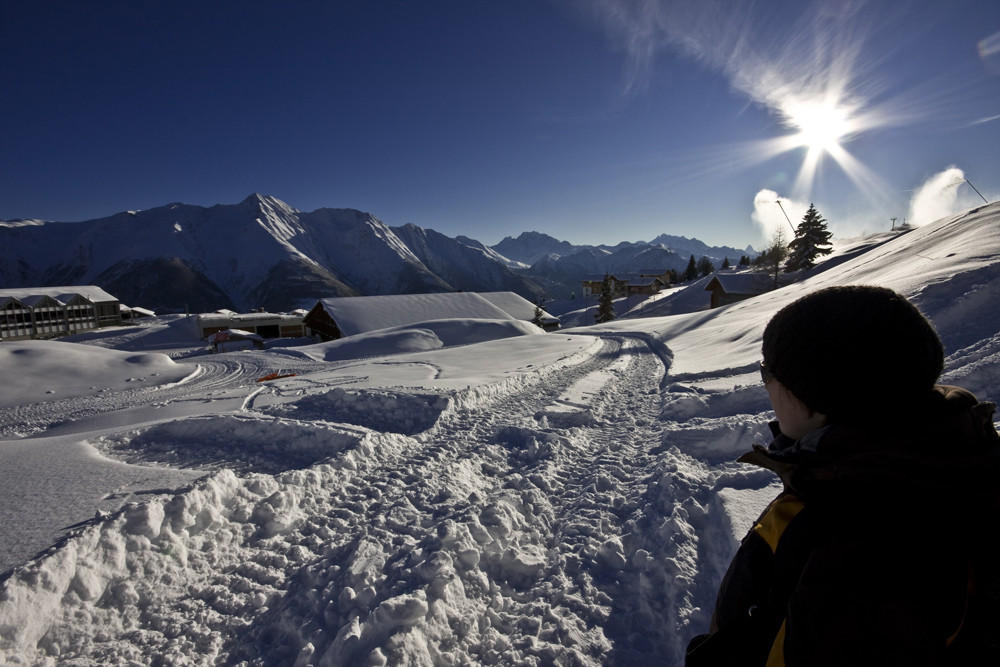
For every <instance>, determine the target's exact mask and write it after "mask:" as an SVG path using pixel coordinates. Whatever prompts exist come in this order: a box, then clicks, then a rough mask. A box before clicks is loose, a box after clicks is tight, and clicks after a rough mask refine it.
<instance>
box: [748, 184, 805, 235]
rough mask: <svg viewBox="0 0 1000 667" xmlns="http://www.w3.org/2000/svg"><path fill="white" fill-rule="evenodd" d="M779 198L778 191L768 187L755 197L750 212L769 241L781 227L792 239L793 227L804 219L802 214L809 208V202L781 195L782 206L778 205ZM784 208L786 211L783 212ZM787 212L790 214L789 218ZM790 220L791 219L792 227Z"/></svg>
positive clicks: (751, 217)
mask: <svg viewBox="0 0 1000 667" xmlns="http://www.w3.org/2000/svg"><path fill="white" fill-rule="evenodd" d="M778 199H779V197H778V193H777V192H775V191H774V190H768V189H766V188H765V189H764V190H761V191H760V192H758V193H757V194H756V195H755V196H754V198H753V213H751V214H750V219H751V220H753V223H754V225H756V226H757V229H759V230H760V234H761V237H762V238H763V239H764V241H765V242H769V241H770V239H771V236H772V235H773V234H774V232H775V231H777V230H779V229H780V230H781V231H782V233H784V235H785V238H786V239H787V240H789V241H790V240H791V239H792V236H793V235H794V233H793V231H792V227H794V226H796V225H797V224H798V221H800V220H802V216H804V215H805V213H806V211H807V210H808V209H809V205H808V204H802V203H800V202H797V201H794V200H792V199H787V198H785V197H780V199H781V206H778ZM782 208H784V211H785V212H784V213H782V212H781V210H782ZM785 214H788V217H787V218H786V217H785ZM789 221H791V227H790V226H789Z"/></svg>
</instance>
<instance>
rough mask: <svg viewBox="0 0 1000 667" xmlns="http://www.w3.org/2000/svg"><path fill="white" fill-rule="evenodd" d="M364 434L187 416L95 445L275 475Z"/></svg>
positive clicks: (129, 455) (130, 457)
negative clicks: (187, 417) (188, 417)
mask: <svg viewBox="0 0 1000 667" xmlns="http://www.w3.org/2000/svg"><path fill="white" fill-rule="evenodd" d="M362 437H363V434H362V433H359V432H357V431H348V430H344V429H342V428H338V427H336V426H334V425H331V424H326V423H323V422H301V421H293V420H289V419H268V418H265V417H262V416H251V415H220V416H210V417H192V418H190V419H180V420H176V421H171V422H166V423H163V424H157V425H156V426H152V427H150V428H147V429H144V430H141V431H132V432H129V433H126V434H122V435H115V436H107V437H104V438H101V439H99V440H97V441H95V443H94V445H95V446H96V447H97V448H98V450H99V451H101V452H103V453H104V454H106V455H108V456H110V457H113V458H117V459H121V460H123V461H126V462H127V463H156V464H161V465H170V466H175V467H178V468H195V469H210V470H218V469H222V468H229V469H231V470H234V471H236V472H238V473H248V472H251V471H254V472H261V473H269V474H275V473H278V472H282V471H285V470H296V469H300V468H307V467H309V466H310V465H312V464H314V463H316V462H318V461H323V460H325V459H328V458H329V457H331V456H333V455H334V454H337V453H339V452H341V451H343V450H344V449H349V448H350V447H353V446H355V445H357V443H358V442H359V441H360V440H361V438H362Z"/></svg>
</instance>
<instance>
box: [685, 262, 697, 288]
mask: <svg viewBox="0 0 1000 667" xmlns="http://www.w3.org/2000/svg"><path fill="white" fill-rule="evenodd" d="M697 277H698V265H697V264H695V262H694V255H691V259H689V260H688V265H687V268H686V269H684V281H685V282H687V281H688V280H694V279H695V278H697Z"/></svg>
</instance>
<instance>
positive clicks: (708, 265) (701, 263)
mask: <svg viewBox="0 0 1000 667" xmlns="http://www.w3.org/2000/svg"><path fill="white" fill-rule="evenodd" d="M714 271H715V265H714V264H712V260H710V259H709V258H708V257H706V256H705V255H702V256H701V259H699V260H698V277H699V278H704V277H705V276H708V275H711V274H712V272H714Z"/></svg>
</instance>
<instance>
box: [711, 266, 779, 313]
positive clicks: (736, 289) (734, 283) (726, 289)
mask: <svg viewBox="0 0 1000 667" xmlns="http://www.w3.org/2000/svg"><path fill="white" fill-rule="evenodd" d="M773 288H774V278H773V277H772V276H770V275H768V274H766V273H758V272H742V273H716V274H715V275H714V276H712V279H711V280H710V281H708V285H706V286H705V291H706V292H711V293H712V303H711V307H712V308H718V307H719V306H726V305H729V304H731V303H736V302H737V301H743V300H744V299H749V298H750V297H754V296H758V295H760V294H763V293H765V292H770V291H771V290H772V289H773Z"/></svg>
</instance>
